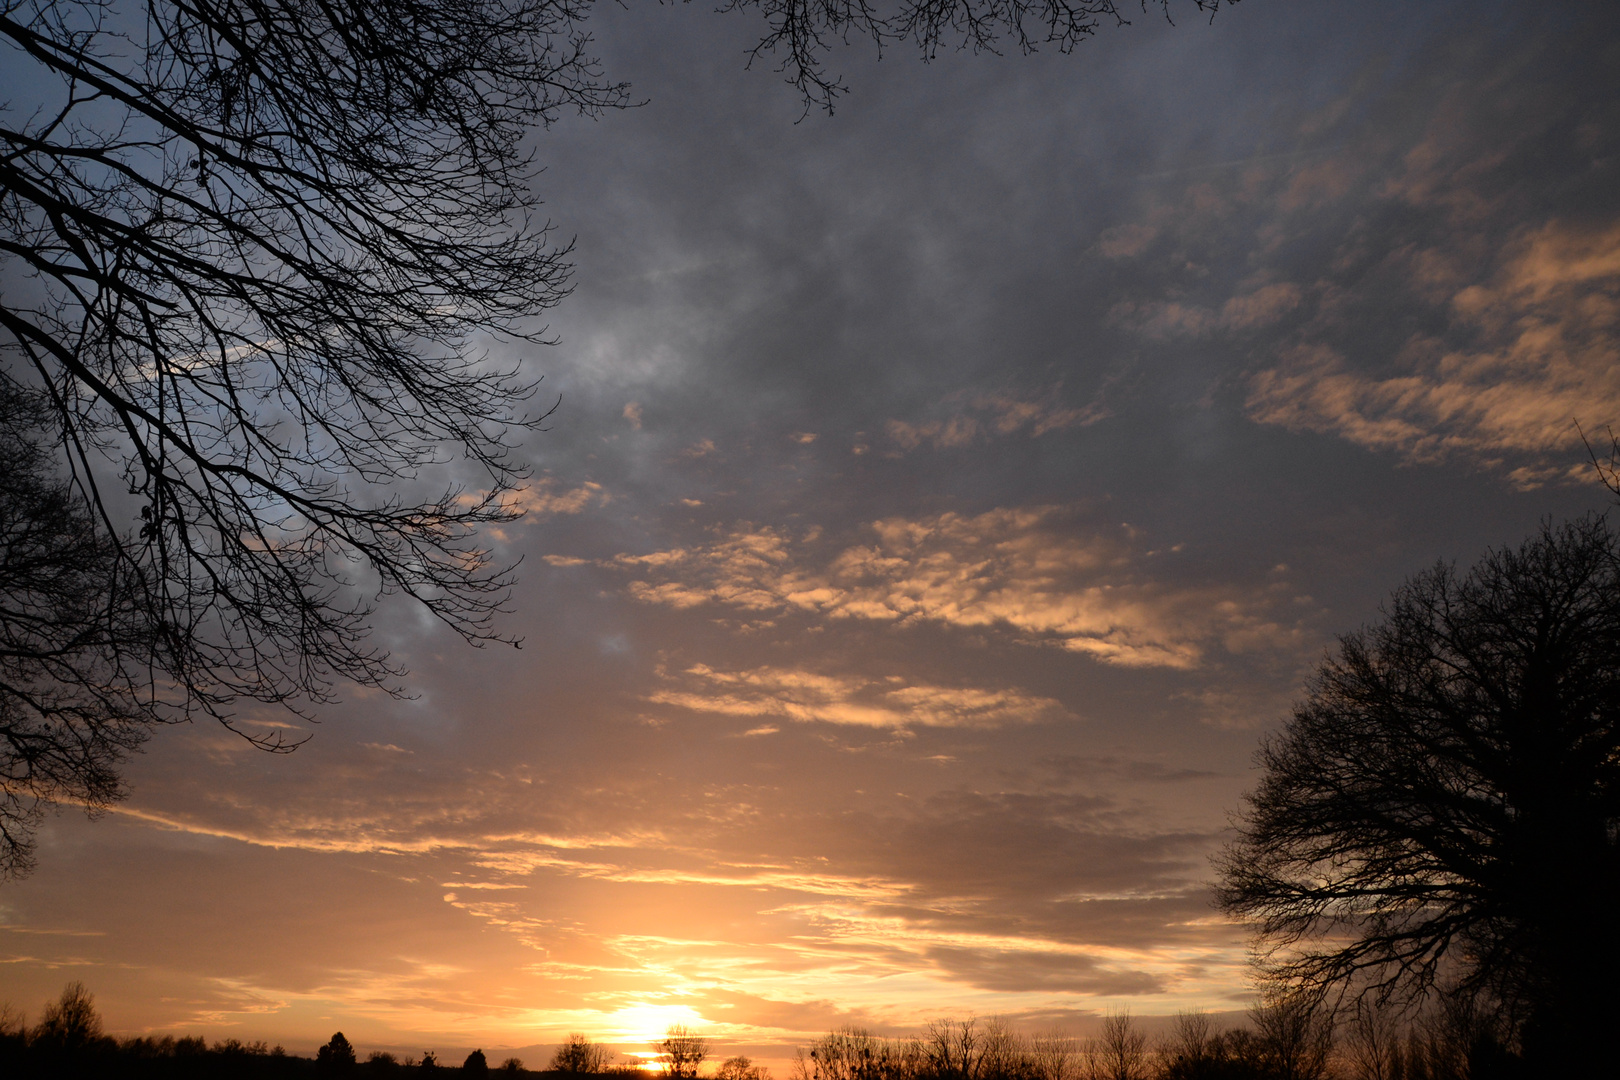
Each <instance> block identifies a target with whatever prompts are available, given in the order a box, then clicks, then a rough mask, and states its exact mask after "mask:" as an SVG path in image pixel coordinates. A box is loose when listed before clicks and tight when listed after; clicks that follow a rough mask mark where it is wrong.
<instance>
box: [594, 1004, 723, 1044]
mask: <svg viewBox="0 0 1620 1080" xmlns="http://www.w3.org/2000/svg"><path fill="white" fill-rule="evenodd" d="M706 1023H707V1022H706V1021H705V1020H704V1019H703V1016H702V1015H701V1014H700V1013H698V1011H697V1010H696V1009H694V1008H692V1007H691V1006H690V1005H654V1004H650V1003H647V1002H637V1003H635V1004H631V1005H626V1006H625V1007H624V1008H622V1009H619V1010H617V1011H615V1012H611V1013H608V1014H607V1015H606V1016H604V1017H602V1020H601V1026H600V1030H601V1032H602V1037H603V1038H604V1039H608V1040H610V1041H613V1042H621V1043H634V1042H640V1043H653V1042H657V1041H658V1040H659V1039H662V1038H663V1037H664V1032H666V1031H668V1030H669V1029H670V1027H671V1026H673V1025H675V1024H684V1025H686V1026H687V1027H689V1028H693V1029H698V1028H702V1027H704V1026H706Z"/></svg>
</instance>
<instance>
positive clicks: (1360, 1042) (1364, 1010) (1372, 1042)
mask: <svg viewBox="0 0 1620 1080" xmlns="http://www.w3.org/2000/svg"><path fill="white" fill-rule="evenodd" d="M1401 1034H1402V1031H1401V1024H1400V1022H1399V1018H1398V1017H1397V1016H1396V1015H1395V1011H1394V1010H1393V1009H1392V1008H1390V1006H1389V1005H1388V1003H1384V1004H1380V1003H1379V1002H1377V1001H1376V1000H1374V999H1371V998H1367V999H1364V1000H1362V1001H1358V1002H1356V1004H1355V1007H1354V1010H1353V1012H1352V1013H1351V1015H1350V1019H1349V1023H1348V1024H1347V1025H1346V1032H1345V1039H1344V1046H1345V1058H1346V1059H1347V1061H1348V1063H1349V1065H1350V1070H1351V1076H1352V1077H1353V1078H1354V1080H1405V1076H1406V1068H1405V1062H1406V1058H1405V1055H1404V1054H1402V1052H1401Z"/></svg>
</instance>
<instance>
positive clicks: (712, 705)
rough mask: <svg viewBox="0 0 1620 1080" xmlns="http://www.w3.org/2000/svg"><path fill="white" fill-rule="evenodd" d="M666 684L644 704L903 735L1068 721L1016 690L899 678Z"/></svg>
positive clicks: (693, 677)
mask: <svg viewBox="0 0 1620 1080" xmlns="http://www.w3.org/2000/svg"><path fill="white" fill-rule="evenodd" d="M666 678H667V679H668V680H669V681H670V682H671V684H672V685H670V686H669V687H666V688H663V689H660V690H658V691H656V692H654V693H653V694H650V695H648V697H647V699H646V700H647V701H649V702H652V703H655V704H660V705H675V706H678V707H680V708H683V709H690V710H692V711H694V712H705V713H718V714H720V715H723V716H745V717H761V718H764V717H780V718H782V719H785V720H791V721H796V722H800V723H809V722H819V723H828V724H853V725H858V726H863V727H874V728H893V729H901V730H904V729H907V728H911V727H917V726H922V727H965V728H995V727H1003V726H1006V725H1008V724H1023V723H1032V722H1034V721H1037V720H1046V719H1059V718H1063V717H1066V716H1068V715H1069V714H1068V712H1067V710H1065V709H1064V708H1063V706H1062V705H1060V704H1059V703H1058V702H1057V701H1055V700H1054V699H1052V698H1046V697H1036V696H1032V695H1029V694H1024V693H1021V692H1019V691H1017V690H984V689H979V688H976V687H951V686H931V685H926V684H924V685H918V684H912V683H907V682H906V681H905V680H903V679H901V678H899V677H898V676H896V677H892V678H890V679H866V678H861V677H859V676H853V675H823V674H817V673H814V672H809V671H801V670H795V669H790V668H770V667H763V668H754V669H752V670H748V671H716V670H714V669H713V668H710V667H708V666H706V665H702V664H697V665H694V666H692V667H689V668H686V669H685V670H683V671H680V672H678V673H670V674H668V675H666ZM756 730H758V729H756Z"/></svg>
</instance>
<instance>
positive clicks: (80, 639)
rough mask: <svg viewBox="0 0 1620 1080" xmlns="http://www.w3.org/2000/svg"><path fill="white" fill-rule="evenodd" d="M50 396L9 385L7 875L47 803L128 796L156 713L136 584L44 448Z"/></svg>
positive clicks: (25, 864)
mask: <svg viewBox="0 0 1620 1080" xmlns="http://www.w3.org/2000/svg"><path fill="white" fill-rule="evenodd" d="M49 415H50V409H49V403H48V402H47V401H46V400H45V399H44V397H43V395H40V394H37V393H35V394H29V393H24V392H22V391H20V390H19V389H17V388H15V387H8V386H6V385H5V384H4V383H3V381H0V582H4V587H3V589H0V879H5V878H8V877H14V876H17V875H20V874H22V873H25V872H26V871H27V870H28V869H29V868H30V867H31V866H32V865H33V832H34V827H35V826H36V825H37V823H38V822H39V819H40V816H41V810H42V808H43V807H45V806H49V805H52V804H56V803H62V802H76V803H79V804H81V805H83V806H85V807H87V808H89V809H90V810H92V811H98V810H100V809H102V808H104V807H106V806H107V805H108V804H109V803H110V802H112V801H114V800H115V799H117V798H119V797H120V795H121V794H122V786H121V785H120V783H119V779H118V771H117V766H118V763H119V761H120V760H121V758H122V757H123V756H124V755H125V754H126V753H128V752H129V751H130V750H132V749H133V748H134V747H135V746H137V745H139V743H140V742H141V740H142V739H143V738H144V737H145V735H146V732H147V731H148V729H149V727H150V725H151V724H152V723H155V722H156V721H157V720H158V719H159V717H157V716H155V715H154V714H153V712H152V710H151V709H150V708H149V707H148V705H147V702H146V701H145V700H144V699H143V696H142V694H141V693H140V690H141V687H142V686H143V685H144V683H145V678H146V675H147V671H146V668H145V665H144V659H145V657H146V656H147V655H149V652H150V645H151V643H152V635H151V633H150V626H149V624H148V623H147V622H146V620H145V618H144V615H143V612H142V610H141V606H140V604H139V603H138V593H139V589H138V582H136V581H132V580H130V579H129V577H128V576H127V575H126V573H125V572H124V567H123V566H122V565H121V562H120V559H119V553H118V550H117V547H116V545H115V544H113V543H111V542H110V541H109V540H108V539H107V537H106V536H105V534H103V533H101V532H99V531H98V530H97V528H96V523H95V521H94V520H93V518H92V517H91V515H90V513H89V511H88V509H87V508H86V507H85V506H84V504H83V503H82V502H81V501H80V500H79V499H77V498H76V497H75V492H74V490H73V488H72V487H71V486H70V485H69V484H67V483H66V482H64V481H63V480H61V479H59V478H57V477H55V476H53V475H52V472H51V470H52V461H51V455H49V454H48V453H47V452H46V450H45V449H44V448H43V447H42V446H41V445H40V441H39V440H40V436H41V433H40V427H41V426H42V425H44V424H46V423H47V422H48V419H49Z"/></svg>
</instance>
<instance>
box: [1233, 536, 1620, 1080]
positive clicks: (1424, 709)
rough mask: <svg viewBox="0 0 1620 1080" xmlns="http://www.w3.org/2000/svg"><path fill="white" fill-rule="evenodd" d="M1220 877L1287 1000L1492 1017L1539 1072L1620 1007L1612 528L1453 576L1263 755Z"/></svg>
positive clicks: (1370, 635) (1337, 674) (1618, 683)
mask: <svg viewBox="0 0 1620 1080" xmlns="http://www.w3.org/2000/svg"><path fill="white" fill-rule="evenodd" d="M1259 763H1260V766H1261V769H1262V777H1261V781H1260V786H1259V788H1258V790H1256V791H1255V792H1254V793H1253V794H1252V795H1251V796H1249V798H1248V806H1247V809H1246V810H1245V812H1244V813H1243V815H1242V817H1241V819H1240V820H1239V822H1238V833H1239V836H1238V839H1237V840H1236V842H1235V843H1234V844H1232V845H1231V847H1230V848H1229V849H1228V850H1227V851H1226V853H1225V855H1224V856H1223V859H1222V862H1221V877H1222V881H1221V887H1220V901H1221V903H1222V905H1223V906H1224V907H1225V909H1226V910H1227V911H1229V912H1231V913H1233V914H1235V915H1237V916H1240V917H1242V918H1244V919H1247V920H1251V921H1252V922H1253V924H1254V926H1255V928H1256V930H1257V931H1258V935H1259V937H1258V949H1259V952H1258V959H1259V961H1260V963H1261V964H1262V966H1263V970H1264V971H1265V972H1266V974H1267V976H1268V977H1269V978H1270V979H1271V980H1272V982H1273V984H1274V985H1275V986H1277V987H1280V988H1285V989H1291V990H1293V991H1296V992H1298V993H1301V994H1304V995H1306V996H1307V998H1312V999H1315V1000H1329V999H1334V998H1336V999H1338V1000H1351V1001H1354V1000H1359V999H1362V998H1370V999H1371V1000H1373V1001H1375V1002H1376V1001H1380V1000H1396V999H1398V1000H1401V1001H1406V1002H1411V1001H1416V1000H1420V999H1422V998H1423V997H1425V996H1426V995H1428V994H1430V993H1431V992H1433V991H1436V990H1439V991H1442V992H1445V993H1449V994H1452V995H1455V996H1457V997H1459V998H1460V999H1463V1000H1467V1001H1474V1002H1478V1003H1480V1004H1481V1005H1489V1006H1490V1007H1492V1008H1494V1009H1497V1010H1499V1012H1500V1015H1501V1016H1502V1017H1503V1019H1504V1022H1506V1023H1507V1024H1508V1025H1509V1030H1510V1033H1511V1034H1516V1035H1517V1036H1518V1037H1519V1038H1520V1039H1521V1041H1522V1045H1523V1049H1524V1052H1525V1056H1526V1058H1527V1060H1528V1061H1530V1062H1531V1063H1532V1064H1533V1067H1535V1068H1536V1069H1537V1070H1539V1071H1538V1073H1537V1074H1538V1075H1548V1076H1551V1075H1557V1074H1558V1073H1559V1071H1560V1070H1571V1073H1570V1074H1571V1075H1574V1074H1575V1073H1574V1072H1573V1071H1572V1070H1575V1069H1577V1068H1578V1067H1580V1066H1581V1064H1582V1063H1584V1062H1586V1061H1588V1060H1590V1059H1591V1058H1592V1057H1593V1055H1595V1054H1596V1053H1597V1051H1598V1047H1597V1042H1598V1040H1599V1038H1600V1036H1599V1034H1598V1033H1599V1032H1602V1031H1603V1030H1605V1029H1606V1027H1607V1024H1608V1023H1610V1022H1612V1018H1613V1016H1614V1015H1615V1014H1616V1011H1617V1007H1620V988H1617V986H1616V984H1615V982H1614V981H1613V978H1612V975H1613V972H1614V971H1615V970H1616V969H1617V962H1620V927H1617V924H1616V921H1615V920H1614V918H1613V898H1614V897H1615V896H1616V895H1620V543H1617V539H1616V536H1615V533H1614V532H1613V530H1612V529H1611V528H1610V526H1609V523H1608V521H1607V520H1606V519H1604V518H1599V517H1591V518H1587V519H1583V520H1580V521H1576V522H1573V523H1570V524H1566V525H1564V526H1561V527H1558V528H1554V527H1552V526H1550V525H1548V526H1545V527H1543V529H1542V531H1541V533H1540V534H1539V535H1537V536H1535V537H1533V538H1532V539H1530V540H1529V541H1527V542H1526V543H1524V544H1523V545H1522V546H1520V547H1518V548H1516V549H1510V550H1501V551H1494V552H1491V553H1489V554H1487V555H1486V557H1485V558H1484V559H1483V560H1481V561H1480V563H1479V564H1478V565H1476V566H1475V567H1473V568H1472V569H1471V570H1469V571H1468V572H1466V573H1459V572H1458V571H1457V570H1456V569H1455V568H1453V567H1451V566H1449V565H1444V564H1442V565H1440V566H1437V567H1435V568H1434V569H1433V570H1430V571H1428V572H1427V573H1424V574H1420V575H1418V576H1417V577H1415V578H1413V579H1411V580H1410V581H1408V582H1407V583H1406V584H1405V585H1404V586H1403V587H1402V588H1401V589H1399V590H1398V591H1397V592H1396V593H1395V594H1394V597H1393V598H1392V600H1391V601H1390V603H1389V605H1388V607H1387V608H1386V609H1385V612H1384V616H1383V618H1382V620H1381V621H1380V622H1378V623H1377V624H1376V625H1373V626H1371V627H1368V628H1366V629H1363V630H1361V631H1359V632H1357V633H1354V634H1350V635H1347V636H1346V637H1344V638H1342V639H1341V641H1340V647H1339V650H1338V653H1337V655H1335V656H1333V657H1331V658H1330V659H1328V660H1326V661H1325V662H1324V663H1323V664H1322V666H1321V667H1320V669H1319V670H1318V672H1317V674H1316V676H1315V678H1314V679H1313V680H1312V682H1311V683H1310V685H1309V687H1308V692H1307V695H1306V697H1305V700H1304V701H1303V702H1302V703H1301V704H1299V705H1298V706H1296V708H1295V710H1294V713H1293V718H1292V719H1291V720H1290V722H1289V723H1288V724H1287V726H1286V727H1285V728H1284V729H1283V730H1282V731H1281V732H1280V733H1279V734H1277V735H1276V736H1274V737H1271V738H1269V739H1267V740H1266V741H1265V742H1264V743H1263V745H1262V747H1261V750H1260V754H1259Z"/></svg>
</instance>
